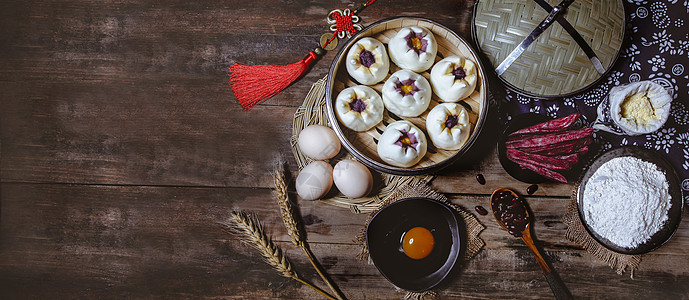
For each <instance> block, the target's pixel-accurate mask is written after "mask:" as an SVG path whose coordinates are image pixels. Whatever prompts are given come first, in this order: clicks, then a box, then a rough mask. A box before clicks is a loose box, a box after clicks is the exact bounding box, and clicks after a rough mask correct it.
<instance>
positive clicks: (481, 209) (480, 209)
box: [474, 205, 488, 216]
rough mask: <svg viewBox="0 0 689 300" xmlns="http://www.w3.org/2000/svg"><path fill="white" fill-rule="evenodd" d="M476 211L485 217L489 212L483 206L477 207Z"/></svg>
mask: <svg viewBox="0 0 689 300" xmlns="http://www.w3.org/2000/svg"><path fill="white" fill-rule="evenodd" d="M474 209H475V210H476V212H477V213H478V214H479V215H482V216H485V215H487V214H488V211H486V209H485V208H483V206H481V205H476V207H474Z"/></svg>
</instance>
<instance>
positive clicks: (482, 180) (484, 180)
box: [476, 174, 486, 185]
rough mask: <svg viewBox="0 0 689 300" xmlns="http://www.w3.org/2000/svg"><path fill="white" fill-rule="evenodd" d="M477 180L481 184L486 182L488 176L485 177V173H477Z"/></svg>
mask: <svg viewBox="0 0 689 300" xmlns="http://www.w3.org/2000/svg"><path fill="white" fill-rule="evenodd" d="M476 181H478V183H480V184H481V185H484V184H486V178H485V177H483V174H478V175H476Z"/></svg>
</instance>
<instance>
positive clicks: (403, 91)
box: [395, 79, 419, 97]
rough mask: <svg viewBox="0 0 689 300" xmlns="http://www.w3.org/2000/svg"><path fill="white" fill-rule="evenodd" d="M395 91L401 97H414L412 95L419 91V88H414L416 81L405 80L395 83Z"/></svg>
mask: <svg viewBox="0 0 689 300" xmlns="http://www.w3.org/2000/svg"><path fill="white" fill-rule="evenodd" d="M395 91H397V92H398V93H400V95H402V97H404V96H406V95H412V96H413V95H414V93H416V92H418V91H419V87H417V86H416V80H413V79H406V80H402V81H399V80H398V81H396V82H395Z"/></svg>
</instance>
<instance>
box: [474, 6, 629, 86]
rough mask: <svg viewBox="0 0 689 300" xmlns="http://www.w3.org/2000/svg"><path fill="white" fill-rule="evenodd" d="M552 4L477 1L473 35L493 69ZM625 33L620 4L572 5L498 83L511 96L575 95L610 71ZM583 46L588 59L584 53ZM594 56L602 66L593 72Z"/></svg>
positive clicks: (622, 11)
mask: <svg viewBox="0 0 689 300" xmlns="http://www.w3.org/2000/svg"><path fill="white" fill-rule="evenodd" d="M557 5H558V2H557V1H554V0H480V1H478V3H477V4H476V6H475V8H474V20H473V27H472V34H473V36H474V39H475V41H476V44H477V45H478V46H479V48H480V50H481V51H482V52H483V54H484V55H485V56H486V57H487V58H488V60H489V61H490V63H491V64H492V66H493V69H495V67H497V66H498V65H499V64H500V63H501V62H502V61H503V60H505V58H506V57H508V55H509V54H510V53H511V52H512V50H514V49H515V47H517V46H518V45H519V44H520V43H521V42H522V40H524V39H525V38H526V37H527V36H529V34H530V33H531V32H532V31H533V30H534V28H536V26H538V25H539V23H541V21H543V20H544V19H545V18H546V17H547V16H548V14H549V12H550V11H551V10H552V8H553V7H555V6H557ZM624 34H625V12H624V5H623V3H622V1H621V0H577V1H575V2H574V3H572V4H571V5H570V6H569V7H568V8H567V10H566V11H565V12H564V14H563V15H562V17H561V18H556V20H555V22H553V24H551V26H550V27H548V28H547V29H546V30H545V31H544V32H543V34H541V35H540V36H539V37H538V38H537V39H536V41H534V42H533V43H532V44H531V45H530V46H529V47H528V48H526V50H525V51H524V52H523V53H522V54H521V55H520V56H519V57H518V58H517V60H516V61H515V62H514V63H513V64H512V65H511V66H510V67H509V68H507V70H506V71H505V72H504V73H502V75H500V76H499V78H500V79H501V80H502V81H503V82H504V83H505V84H506V85H507V86H508V87H510V88H512V89H514V90H515V91H517V92H519V93H522V94H526V95H529V96H533V97H540V98H551V97H564V96H568V95H572V94H575V93H577V92H580V91H582V90H585V89H587V88H589V87H590V86H592V85H593V84H594V83H596V81H598V80H599V79H601V78H602V77H603V75H604V74H605V73H607V72H608V71H609V70H610V69H611V68H612V66H613V65H614V63H615V61H616V60H617V57H618V56H619V53H620V49H621V48H622V43H623V41H624ZM582 43H583V44H584V45H580V44H582ZM586 44H587V45H588V46H586ZM587 47H588V48H589V49H588V54H589V55H587V52H586V51H584V49H586V48H587ZM594 54H595V57H597V59H598V60H599V61H600V63H601V65H602V68H600V67H599V70H596V67H594V63H593V62H595V58H594V59H591V58H590V56H592V55H594Z"/></svg>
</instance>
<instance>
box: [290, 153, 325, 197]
mask: <svg viewBox="0 0 689 300" xmlns="http://www.w3.org/2000/svg"><path fill="white" fill-rule="evenodd" d="M332 186H333V167H331V166H330V164H329V163H327V162H324V161H314V162H312V163H310V164H309V165H308V166H306V167H304V168H303V169H301V172H299V175H297V183H296V188H297V194H299V196H300V197H302V198H303V199H304V200H316V199H318V198H321V197H323V196H325V194H327V193H328V191H330V188H331V187H332Z"/></svg>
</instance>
